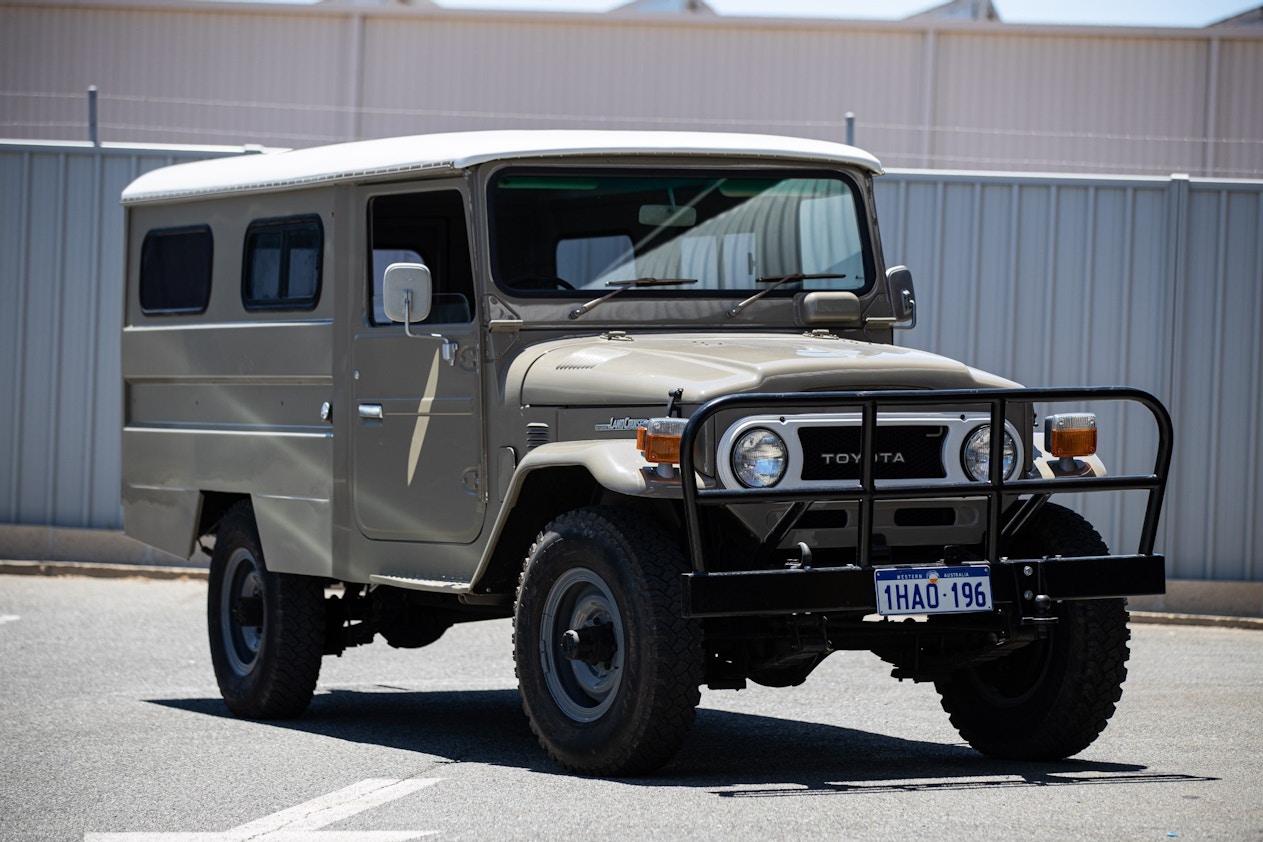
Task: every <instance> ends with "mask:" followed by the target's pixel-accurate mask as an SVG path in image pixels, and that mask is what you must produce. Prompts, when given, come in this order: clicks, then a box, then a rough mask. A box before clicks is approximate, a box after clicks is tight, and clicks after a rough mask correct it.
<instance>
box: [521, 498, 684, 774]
mask: <svg viewBox="0 0 1263 842" xmlns="http://www.w3.org/2000/svg"><path fill="white" fill-rule="evenodd" d="M686 567H687V566H686V564H685V562H684V558H683V555H682V554H681V552H680V549H679V547H678V546H677V545H676V544H675V543H674V542H673V541H671V540H670V538H668V537H667V536H666V535H665V534H663V533H662V532H661V531H660V530H659V529H657V528H656V527H654V526H651V525H649V524H647V523H645V522H644V521H643V520H642V519H640V518H639V517H637V516H635V515H633V514H630V513H629V512H627V511H624V510H621V509H615V508H605V507H600V508H585V509H578V510H576V511H573V512H568V513H566V514H564V515H561V516H560V517H558V518H557V519H556V520H554V521H553V522H552V523H550V524H549V525H548V527H547V528H546V529H545V530H544V532H543V533H541V534H540V536H539V537H538V538H537V539H536V541H535V544H534V545H533V546H532V547H531V551H530V554H529V555H528V556H527V559H526V564H525V567H524V569H523V572H522V578H521V580H520V584H519V586H518V594H517V605H516V609H515V611H514V618H513V641H514V658H515V660H516V664H517V676H518V685H519V688H520V689H521V693H522V705H523V708H524V709H525V711H526V716H527V718H528V719H529V720H530V724H531V730H532V731H534V733H535V735H536V736H537V737H538V738H539V742H540V745H542V746H543V747H544V749H545V750H546V751H547V752H548V754H549V756H551V757H552V758H553V759H554V760H555V761H556V762H557V763H558V764H560V765H561V766H562V767H564V768H565V769H567V770H568V771H571V772H575V773H578V774H582V775H601V776H624V775H637V774H643V773H645V772H649V771H652V770H654V769H657V768H658V767H660V766H662V765H663V764H664V763H666V762H667V761H669V760H670V759H671V758H672V757H674V756H675V754H676V753H677V752H678V751H679V749H680V746H681V745H682V744H683V743H684V739H685V737H686V736H687V735H688V732H689V729H690V727H691V726H692V724H693V719H694V715H695V708H696V707H697V703H698V702H699V701H700V699H701V693H700V691H699V689H698V688H699V685H700V684H701V681H702V672H703V663H704V662H703V650H702V632H701V627H700V625H699V624H698V623H697V621H695V620H687V619H684V618H683V617H681V616H680V606H681V604H682V603H681V584H680V574H681V573H683V572H685V571H686ZM572 629H585V630H587V632H586V633H593V632H592V629H597V630H599V631H601V632H603V633H604V634H605V637H604V638H601V640H603V643H601V644H600V645H599V646H597V650H599V652H595V653H594V652H586V653H585V654H583V655H582V657H583V658H586V660H580V659H575V660H570V659H568V658H567V657H566V656H565V655H564V654H563V650H562V638H563V636H564V633H565V632H566V631H568V630H572ZM598 637H599V635H598ZM593 639H596V638H593ZM589 661H592V662H591V663H589Z"/></svg>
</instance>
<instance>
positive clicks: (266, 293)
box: [241, 216, 324, 310]
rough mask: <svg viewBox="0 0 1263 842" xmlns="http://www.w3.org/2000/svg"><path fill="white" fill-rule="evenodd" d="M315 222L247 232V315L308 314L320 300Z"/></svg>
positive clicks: (258, 226) (320, 235) (294, 221)
mask: <svg viewBox="0 0 1263 842" xmlns="http://www.w3.org/2000/svg"><path fill="white" fill-rule="evenodd" d="M323 247H324V229H323V227H322V226H321V224H320V217H318V216H301V217H290V218H287V219H264V220H259V221H257V222H252V223H250V227H249V228H247V229H246V248H245V265H244V267H243V268H242V272H241V300H242V302H243V303H244V304H245V307H246V309H247V310H310V309H312V308H313V307H315V306H316V302H317V301H318V300H319V298H320V268H321V265H320V264H321V254H322V253H323Z"/></svg>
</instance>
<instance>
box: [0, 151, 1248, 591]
mask: <svg viewBox="0 0 1263 842" xmlns="http://www.w3.org/2000/svg"><path fill="white" fill-rule="evenodd" d="M211 154H227V153H226V152H224V151H219V152H211V151H209V150H185V151H177V150H166V149H163V150H145V149H124V148H106V149H93V148H91V147H86V146H84V145H75V144H64V145H57V146H48V145H7V146H6V145H0V302H2V303H3V306H2V307H0V361H12V362H11V363H5V362H0V394H4V395H6V396H8V398H9V399H8V400H7V401H5V403H4V406H3V407H0V522H8V523H21V524H41V525H56V526H82V527H106V528H118V527H119V526H120V525H121V514H120V509H119V496H118V486H119V447H118V419H119V418H120V415H121V405H120V395H119V387H118V365H119V362H118V347H119V342H118V327H119V324H120V322H121V315H120V312H121V311H120V308H121V299H122V282H121V268H122V254H121V243H122V214H121V211H120V209H119V207H118V195H119V193H120V191H121V190H122V188H123V186H124V185H126V184H127V183H128V181H130V180H131V179H132V178H133V177H135V176H136V175H138V174H139V173H141V172H144V171H146V170H148V169H152V168H154V167H158V166H163V165H165V164H168V163H174V162H177V161H181V160H188V159H192V158H199V157H209V156H210V155H211ZM878 206H879V208H880V212H881V215H882V226H883V229H882V230H883V237H884V248H885V253H886V255H887V257H888V260H889V262H890V263H904V264H907V265H908V266H910V267H912V269H913V271H914V274H915V275H916V278H917V293H918V301H919V305H920V312H921V323H920V325H919V326H918V328H917V329H916V330H915V331H913V332H911V333H902V334H900V336H899V338H900V340H901V342H902V343H903V344H907V345H912V346H915V347H919V348H925V349H927V350H932V351H936V352H938V353H942V354H945V355H947V356H951V357H955V358H958V359H961V360H963V361H965V362H967V363H969V364H971V365H975V366H977V367H979V368H983V369H987V370H990V371H995V372H997V373H1000V374H1004V375H1005V376H1009V377H1012V378H1014V379H1016V380H1018V381H1020V382H1023V383H1026V384H1028V385H1116V384H1125V385H1131V386H1137V387H1139V388H1143V389H1147V390H1149V391H1151V392H1153V393H1154V394H1156V395H1158V396H1159V397H1160V398H1162V399H1163V400H1164V401H1165V402H1166V403H1167V405H1168V406H1169V407H1170V409H1171V413H1172V415H1173V417H1174V419H1175V423H1176V431H1177V447H1176V462H1175V468H1174V473H1173V477H1172V485H1171V489H1170V491H1169V495H1168V503H1167V508H1166V512H1165V516H1164V518H1163V530H1162V537H1161V538H1160V541H1159V547H1160V548H1161V549H1163V550H1164V551H1165V552H1166V553H1167V554H1168V556H1169V559H1170V561H1169V565H1168V567H1169V573H1170V574H1171V575H1172V576H1175V577H1177V578H1185V579H1210V580H1221V581H1232V580H1246V581H1263V527H1260V526H1258V525H1256V521H1257V520H1258V519H1259V515H1260V513H1261V512H1260V508H1261V507H1263V472H1260V471H1259V470H1257V469H1256V468H1255V467H1254V459H1253V453H1252V450H1253V445H1254V444H1255V441H1256V439H1257V436H1256V435H1255V433H1254V426H1255V424H1256V422H1257V419H1258V418H1260V417H1261V416H1263V343H1261V340H1260V330H1259V328H1260V325H1259V318H1260V316H1259V314H1260V313H1263V182H1259V181H1249V182H1246V181H1211V180H1200V179H1193V180H1190V179H1187V178H1182V177H1172V178H1169V179H1161V178H1109V177H1099V176H1092V177H1090V178H1088V177H1073V176H1037V175H1021V174H1019V175H988V174H981V173H943V172H929V171H924V172H923V171H896V172H891V173H890V174H888V175H886V176H884V177H883V178H881V179H879V181H878ZM1142 420H1143V419H1142V418H1141V417H1140V416H1139V415H1136V416H1132V415H1130V414H1128V413H1127V412H1122V411H1119V412H1117V413H1111V412H1109V411H1106V412H1105V413H1103V417H1102V432H1103V440H1102V452H1103V453H1104V454H1112V455H1111V456H1110V461H1111V462H1112V463H1117V462H1119V461H1120V460H1121V461H1122V462H1123V463H1124V464H1126V465H1127V467H1128V469H1132V468H1133V466H1138V465H1141V464H1143V462H1144V461H1145V459H1146V458H1147V456H1148V454H1150V453H1151V452H1152V451H1151V449H1152V440H1151V437H1150V436H1148V435H1146V434H1143V433H1142V434H1135V433H1134V430H1137V429H1142V428H1143V426H1144V425H1143V424H1141V423H1139V422H1141V421H1142ZM1107 496H1108V497H1109V498H1112V499H1109V500H1107V501H1104V502H1103V501H1102V499H1101V498H1092V499H1089V500H1086V501H1080V502H1081V504H1082V508H1083V509H1084V510H1085V513H1086V514H1087V515H1088V516H1089V518H1090V519H1092V520H1093V521H1094V522H1095V523H1097V524H1098V526H1099V527H1102V531H1103V532H1105V533H1106V538H1107V539H1108V540H1109V541H1110V542H1111V544H1113V545H1116V546H1118V547H1120V548H1124V547H1126V544H1127V543H1128V542H1129V541H1130V540H1133V539H1131V538H1130V536H1131V535H1133V534H1134V529H1135V527H1134V524H1135V523H1136V520H1137V518H1138V513H1139V511H1140V507H1141V505H1142V501H1141V500H1139V499H1133V498H1132V497H1130V496H1127V497H1124V498H1122V499H1121V500H1119V499H1118V495H1107ZM1124 536H1128V538H1127V540H1124Z"/></svg>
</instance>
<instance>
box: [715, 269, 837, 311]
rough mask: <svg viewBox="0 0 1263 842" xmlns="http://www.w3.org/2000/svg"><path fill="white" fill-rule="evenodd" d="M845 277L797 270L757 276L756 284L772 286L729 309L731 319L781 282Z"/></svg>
mask: <svg viewBox="0 0 1263 842" xmlns="http://www.w3.org/2000/svg"><path fill="white" fill-rule="evenodd" d="M845 277H846V275H832V274H825V275H804V274H803V273H802V272H795V273H794V274H792V275H764V276H763V277H761V278H755V279H754V282H755V283H756V284H771V286H770V287H768V288H767V289H761V290H759V291H758V292H756V293H755V294H754V295H752V296H750V297H749V298H747V299H746V300H745V301H742V302H741V303H740V304H737V305H736V306H734V307H733V308H732V309H731V310H729V311H728V318H730V319H731V318H732V317H733V316H735V315H737V314H738V313H740V312H741V311H742V310H744V309H745V308H747V307H749V306H750V305H751V304H753V303H754V302H756V301H758V300H759V299H760V298H762V297H763V296H765V295H767V294H768V293H769V292H771V291H772V290H774V289H776V288H777V287H778V286H780V285H781V284H787V283H789V282H790V281H820V280H824V279H825V278H845Z"/></svg>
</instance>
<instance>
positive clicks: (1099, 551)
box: [935, 504, 1131, 760]
mask: <svg viewBox="0 0 1263 842" xmlns="http://www.w3.org/2000/svg"><path fill="white" fill-rule="evenodd" d="M1108 552H1109V550H1108V548H1107V547H1106V546H1105V542H1104V541H1102V540H1101V536H1100V535H1099V534H1097V532H1096V530H1095V529H1093V528H1092V525H1091V524H1089V523H1088V522H1087V521H1086V520H1084V519H1083V518H1082V517H1080V516H1079V515H1078V514H1076V513H1075V512H1072V511H1070V510H1069V509H1066V508H1063V507H1061V506H1056V505H1051V504H1049V505H1045V506H1044V508H1043V509H1041V510H1040V512H1039V514H1038V515H1037V516H1036V518H1035V519H1034V520H1033V521H1032V522H1031V523H1029V524H1028V525H1027V527H1026V528H1025V529H1024V530H1023V532H1022V534H1021V535H1020V536H1019V537H1018V540H1017V542H1016V545H1015V546H1014V547H1012V548H1011V549H1010V551H1009V555H1010V556H1011V557H1013V558H1039V557H1042V556H1045V555H1058V554H1060V555H1107V554H1108ZM1053 613H1054V614H1055V615H1056V616H1057V618H1058V622H1057V623H1056V625H1053V626H1050V627H1049V630H1048V632H1049V633H1048V636H1047V638H1045V639H1043V640H1037V641H1035V642H1034V643H1031V644H1029V645H1028V646H1024V647H1023V648H1021V649H1019V650H1017V651H1016V652H1014V653H1013V654H1011V655H1007V656H1005V657H1003V658H1000V659H997V660H995V661H991V662H988V663H984V664H980V665H977V666H974V667H971V668H969V669H965V670H961V671H959V672H957V673H954V674H953V675H951V676H950V677H948V678H946V679H942V680H939V681H936V682H935V685H936V687H937V688H938V691H939V694H940V696H941V697H942V702H943V709H944V710H945V711H947V713H948V715H949V716H950V717H951V721H952V725H954V726H955V727H956V730H957V731H959V732H960V735H961V736H962V737H964V738H965V740H966V741H967V742H968V743H969V744H970V745H971V746H973V747H974V748H976V749H977V750H978V751H981V752H982V753H984V754H988V755H991V756H993V757H1002V758H1006V759H1012V760H1060V759H1062V758H1066V757H1070V756H1071V755H1074V754H1078V753H1079V752H1081V751H1083V750H1084V749H1085V748H1087V747H1088V746H1089V745H1091V744H1092V741H1093V740H1095V739H1096V738H1097V737H1098V736H1099V735H1100V733H1101V732H1102V731H1104V730H1105V726H1106V724H1107V723H1108V721H1109V719H1110V717H1111V716H1113V714H1114V706H1115V704H1116V703H1117V702H1118V700H1119V698H1121V697H1122V692H1123V680H1124V679H1125V678H1126V677H1127V657H1128V654H1129V653H1128V648H1127V641H1128V639H1129V638H1130V636H1131V635H1130V632H1129V631H1128V629H1127V617H1128V615H1127V608H1126V604H1125V603H1124V601H1123V600H1121V599H1107V600H1092V601H1084V602H1062V603H1058V604H1056V605H1054V606H1053Z"/></svg>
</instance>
